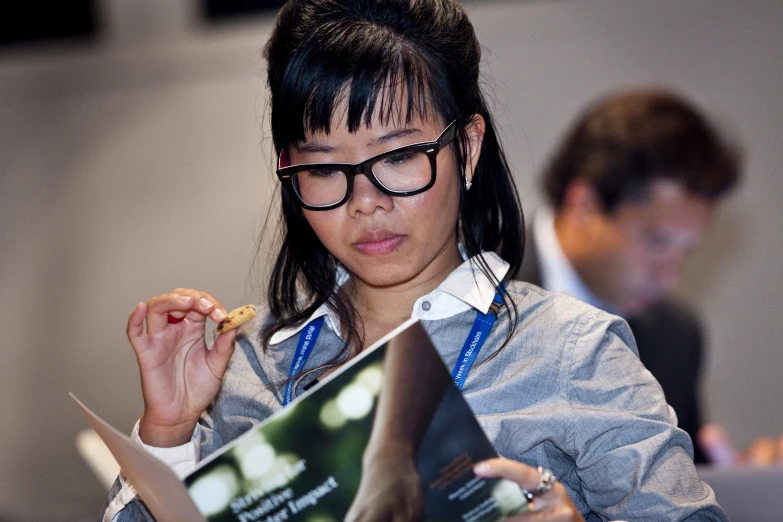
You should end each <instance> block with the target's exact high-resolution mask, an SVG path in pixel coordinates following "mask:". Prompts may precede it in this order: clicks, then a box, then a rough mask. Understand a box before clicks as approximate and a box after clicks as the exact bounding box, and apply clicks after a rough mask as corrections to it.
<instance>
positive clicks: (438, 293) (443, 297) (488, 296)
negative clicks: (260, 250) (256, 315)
mask: <svg viewBox="0 0 783 522" xmlns="http://www.w3.org/2000/svg"><path fill="white" fill-rule="evenodd" d="M482 256H483V258H484V261H485V262H486V264H487V267H488V268H489V270H490V271H491V272H492V274H493V275H494V276H495V278H497V280H498V281H502V280H503V278H504V277H505V276H506V273H507V272H508V269H509V264H508V263H506V262H505V261H503V260H502V259H501V258H500V257H499V256H498V255H497V254H495V253H494V252H484V253H483V254H482ZM348 277H349V276H348V274H347V272H345V271H344V270H341V271H340V273H339V274H338V277H337V283H338V285H342V284H344V283H345V282H346V281H347V280H348ZM495 292H496V288H495V284H494V283H493V282H492V281H491V280H490V279H489V278H488V277H487V276H486V275H485V274H484V273H483V272H482V271H481V270H479V268H478V265H477V262H476V260H475V258H474V259H469V260H466V261H464V262H463V263H462V264H461V265H460V266H458V267H457V268H456V269H455V270H454V271H453V272H452V273H451V274H449V276H448V277H447V278H446V279H444V280H443V282H442V283H441V284H440V285H438V287H437V288H436V289H435V290H433V291H432V292H430V293H429V294H427V295H425V296H422V297H420V298H418V299H417V300H416V303H415V304H414V305H413V310H412V311H411V317H412V318H416V319H420V320H424V321H427V320H429V321H435V320H438V319H445V318H447V317H451V316H453V315H456V314H459V313H462V312H464V311H466V310H469V309H471V308H474V309H476V310H479V311H481V313H484V314H485V313H487V312H488V311H489V307H490V305H491V304H492V300H493V299H494V298H495ZM321 316H326V321H325V324H327V325H328V326H329V328H331V329H332V331H333V332H334V333H336V334H337V335H338V336H340V335H341V334H340V332H341V330H340V320H339V318H338V317H337V314H335V313H334V311H333V310H332V309H331V308H330V307H329V305H327V304H322V305H321V306H320V307H318V309H317V310H316V311H315V312H313V315H311V316H310V318H309V319H307V321H304V322H302V323H300V324H298V325H296V326H290V327H288V328H283V329H282V330H279V331H277V332H275V334H274V335H273V336H272V337H271V338H270V339H269V344H270V345H275V344H279V343H281V342H283V341H285V340H286V339H289V338H291V337H293V336H294V335H296V334H298V333H299V332H300V331H301V330H302V329H303V328H304V327H305V326H306V325H307V324H309V323H310V322H311V321H313V320H314V319H317V318H319V317H321Z"/></svg>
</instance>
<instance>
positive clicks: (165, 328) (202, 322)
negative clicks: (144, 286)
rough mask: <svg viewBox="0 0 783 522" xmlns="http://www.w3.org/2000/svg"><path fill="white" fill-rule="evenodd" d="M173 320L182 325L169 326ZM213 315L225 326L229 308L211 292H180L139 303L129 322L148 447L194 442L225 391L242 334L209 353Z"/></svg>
mask: <svg viewBox="0 0 783 522" xmlns="http://www.w3.org/2000/svg"><path fill="white" fill-rule="evenodd" d="M169 316H171V317H172V318H174V320H175V321H176V320H179V319H181V321H179V322H175V323H172V322H169ZM207 317H209V318H211V319H212V320H213V321H215V322H218V323H219V322H220V321H222V320H223V319H224V318H225V317H226V310H225V309H224V308H223V306H222V305H221V304H220V302H218V301H217V299H215V298H214V297H213V296H212V295H211V294H209V293H207V292H200V291H198V290H193V289H189V288H177V289H175V290H174V291H172V292H171V293H168V294H163V295H159V296H157V297H153V298H152V299H150V300H149V302H147V303H139V304H138V305H137V306H136V309H135V310H133V312H132V313H131V315H130V317H129V318H128V329H127V333H128V339H129V340H130V343H131V346H132V347H133V351H134V352H136V359H137V361H138V363H139V372H140V374H141V390H142V394H143V395H144V414H143V415H142V417H141V421H140V423H139V437H140V438H141V440H142V441H143V442H144V443H145V444H148V445H150V446H158V447H172V446H179V445H182V444H185V443H186V442H188V441H190V438H191V436H192V434H193V430H194V429H195V427H196V423H197V422H198V419H199V417H200V416H201V414H202V412H203V411H204V410H205V409H206V408H207V406H209V404H210V402H212V400H213V399H214V398H215V395H217V392H218V390H219V389H220V384H221V382H222V380H223V374H224V373H225V372H226V369H227V368H228V362H229V360H230V359H231V354H232V353H233V351H234V339H235V338H236V330H231V331H228V332H226V333H223V334H221V335H219V336H218V337H217V338H216V339H215V343H214V345H213V347H212V349H211V350H208V349H207V344H206V340H205V332H206V323H207ZM145 321H146V328H145Z"/></svg>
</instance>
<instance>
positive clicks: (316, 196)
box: [277, 120, 458, 210]
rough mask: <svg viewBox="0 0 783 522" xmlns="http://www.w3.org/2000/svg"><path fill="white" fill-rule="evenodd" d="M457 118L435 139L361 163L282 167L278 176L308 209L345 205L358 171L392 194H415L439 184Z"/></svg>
mask: <svg viewBox="0 0 783 522" xmlns="http://www.w3.org/2000/svg"><path fill="white" fill-rule="evenodd" d="M456 124H457V120H454V121H453V122H451V123H450V124H449V125H448V127H446V128H445V129H444V130H443V132H442V133H441V134H440V136H438V139H437V140H435V141H427V142H424V143H415V144H413V145H406V146H404V147H400V148H397V149H394V150H390V151H388V152H384V153H382V154H378V155H377V156H373V157H372V158H369V159H367V160H364V161H362V162H361V163H356V164H350V163H310V164H302V165H291V166H289V167H281V166H280V165H281V159H282V158H281V157H282V153H281V155H280V156H279V157H278V161H277V165H278V167H277V177H278V178H280V181H282V182H284V183H286V184H287V185H288V186H289V187H290V188H291V189H292V190H293V193H294V194H296V197H297V199H298V200H299V203H300V204H301V205H302V207H304V208H306V209H308V210H330V209H333V208H337V207H339V206H340V205H342V204H344V203H345V202H346V201H348V200H349V199H350V197H351V193H352V192H353V179H354V177H356V175H357V174H364V175H365V176H367V179H369V180H370V181H371V182H372V184H373V185H375V186H376V187H377V188H378V190H380V191H381V192H383V193H384V194H388V195H390V196H413V195H415V194H420V193H422V192H424V191H425V190H427V189H429V188H430V187H432V185H434V184H435V171H436V156H437V155H438V151H440V149H442V148H443V147H445V146H446V145H448V144H449V143H451V141H453V140H454V138H456V137H457V129H458V127H457V125H456Z"/></svg>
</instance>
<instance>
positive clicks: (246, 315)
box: [217, 305, 256, 334]
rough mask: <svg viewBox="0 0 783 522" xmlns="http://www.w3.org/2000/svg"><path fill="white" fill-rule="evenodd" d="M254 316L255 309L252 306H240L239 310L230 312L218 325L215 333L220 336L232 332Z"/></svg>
mask: <svg viewBox="0 0 783 522" xmlns="http://www.w3.org/2000/svg"><path fill="white" fill-rule="evenodd" d="M255 316H256V307H255V306H253V305H245V306H240V307H239V308H236V309H234V310H231V311H230V312H229V313H228V315H227V316H226V318H225V319H223V320H222V321H220V324H218V326H217V333H218V334H222V333H225V332H228V331H229V330H233V329H234V328H239V327H240V326H242V325H243V324H245V323H246V322H248V321H249V320H251V319H252V318H254V317H255Z"/></svg>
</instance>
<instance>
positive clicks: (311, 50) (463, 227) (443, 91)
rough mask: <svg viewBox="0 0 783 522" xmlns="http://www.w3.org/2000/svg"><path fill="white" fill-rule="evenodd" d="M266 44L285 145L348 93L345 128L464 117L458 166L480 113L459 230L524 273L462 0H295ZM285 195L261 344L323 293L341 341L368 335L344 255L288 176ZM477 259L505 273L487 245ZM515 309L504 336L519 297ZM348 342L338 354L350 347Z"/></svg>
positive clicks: (504, 169) (519, 230)
mask: <svg viewBox="0 0 783 522" xmlns="http://www.w3.org/2000/svg"><path fill="white" fill-rule="evenodd" d="M264 55H265V58H266V60H267V62H268V84H269V89H270V91H271V101H270V106H271V120H272V139H273V142H274V146H275V148H276V151H278V152H279V151H281V150H286V149H287V148H288V147H289V146H292V145H296V144H298V143H300V142H302V141H303V140H304V139H305V134H306V133H307V132H316V131H322V132H326V133H328V132H329V130H330V122H331V121H332V117H333V113H334V111H335V110H336V107H337V106H338V104H340V103H341V101H346V102H347V114H346V117H345V119H344V120H343V121H345V123H346V125H347V128H348V130H349V131H350V132H355V131H356V130H357V129H358V128H359V127H360V125H366V126H369V125H370V123H371V121H372V117H373V115H374V114H380V117H381V119H382V121H384V120H385V121H388V120H389V119H391V118H395V117H399V116H400V115H403V116H404V117H405V118H406V119H407V121H410V119H411V118H412V117H414V116H420V117H428V116H433V115H435V116H440V117H441V118H442V119H443V121H444V122H445V123H450V122H451V121H453V120H455V119H458V120H459V121H458V124H459V139H458V140H455V145H454V150H455V152H457V153H458V154H457V158H458V160H459V161H458V163H459V167H460V172H463V171H464V167H465V162H466V157H465V154H466V144H467V141H466V140H467V135H466V133H465V124H466V123H467V122H468V119H469V118H471V117H472V116H473V115H475V114H479V115H481V116H482V117H483V118H484V122H485V125H486V129H485V134H484V139H483V143H482V146H481V153H480V158H479V161H478V165H477V167H476V171H475V175H474V177H473V186H472V188H471V190H470V191H467V190H466V189H465V187H464V185H463V184H462V183H460V186H461V187H462V188H461V193H460V209H459V220H458V223H457V226H456V227H455V231H454V233H455V234H459V237H460V240H461V242H462V245H463V247H464V249H465V252H466V254H467V255H468V256H469V257H473V256H476V255H478V254H480V253H481V252H482V251H493V252H496V253H497V254H498V255H499V256H500V257H501V258H502V259H504V260H505V261H507V262H508V263H509V264H510V265H511V268H510V270H509V272H508V274H509V277H510V276H511V275H512V274H515V273H516V272H517V270H518V268H519V266H520V264H521V260H522V253H523V248H524V227H523V217H522V211H521V206H520V203H519V196H518V194H517V190H516V186H515V185H514V181H513V178H512V176H511V173H510V169H509V166H508V163H507V160H506V157H505V155H504V153H503V150H502V148H501V146H500V143H499V141H498V136H497V134H496V131H495V126H494V122H493V119H492V116H491V114H490V113H489V110H488V109H487V104H486V102H485V99H484V96H483V94H482V92H481V89H480V87H479V62H480V59H481V50H480V47H479V44H478V41H477V40H476V36H475V33H474V31H473V27H472V25H471V23H470V21H469V20H468V17H467V14H466V12H465V10H464V9H463V7H462V6H461V5H460V4H459V3H458V2H457V1H456V0H289V1H288V2H287V3H286V4H285V5H284V6H283V7H282V9H281V10H280V12H279V14H278V18H277V23H276V25H275V28H274V31H273V33H272V35H271V37H270V39H269V42H268V43H267V45H266V48H265V50H264ZM385 121H384V123H385ZM281 199H282V222H281V235H282V245H281V247H280V251H279V254H278V256H277V260H276V262H275V265H274V268H273V271H272V274H271V277H270V281H269V288H268V301H269V306H270V311H271V312H272V314H273V317H274V318H275V320H274V323H273V324H271V326H270V327H269V328H267V329H266V330H265V331H264V334H263V335H264V341H265V342H264V344H265V345H266V344H267V342H268V340H269V338H270V337H271V336H272V335H273V334H274V333H275V332H276V331H279V330H280V329H282V328H285V327H288V326H292V325H295V324H299V323H301V322H302V321H305V320H307V319H308V318H309V317H310V316H311V315H312V313H313V312H314V311H315V310H316V309H317V308H318V307H319V306H321V305H322V304H324V303H328V304H329V306H331V308H332V309H333V310H334V311H335V312H336V314H337V315H338V317H339V318H340V322H341V325H342V327H343V328H344V329H345V330H346V331H347V333H348V336H347V338H346V343H345V347H346V350H347V349H348V348H349V347H350V346H355V345H356V344H358V345H359V346H361V339H362V335H363V334H362V333H361V331H362V328H361V325H360V324H358V323H357V317H356V316H355V315H356V314H355V313H354V308H353V305H352V303H351V302H350V300H349V299H348V296H347V295H346V294H345V293H344V292H343V291H342V290H341V289H340V288H337V285H336V272H337V267H338V264H339V262H338V260H337V259H335V258H334V256H332V254H331V253H330V252H329V251H328V250H327V249H326V248H325V247H324V245H323V244H322V243H321V242H320V241H319V239H318V237H317V236H316V234H315V232H314V231H313V229H312V228H311V227H310V225H309V224H308V222H307V220H306V219H305V218H304V216H303V214H302V211H301V208H300V207H299V204H298V203H297V200H296V198H295V196H294V195H293V194H291V193H290V192H289V190H288V187H286V186H283V187H281ZM478 264H479V268H480V269H481V270H482V271H483V272H484V273H485V274H486V275H487V276H488V277H490V279H491V280H493V281H494V282H495V283H496V284H499V283H500V281H497V280H496V278H495V277H494V275H493V274H492V273H491V271H490V270H489V267H488V266H487V264H486V262H485V261H484V259H483V258H482V257H480V256H479V258H478ZM504 300H505V301H506V303H505V308H506V309H507V310H511V308H513V306H512V307H511V308H510V307H509V302H508V300H507V299H505V298H504ZM512 315H513V320H511V321H509V325H510V326H509V333H508V337H509V338H510V336H511V334H512V333H513V328H514V327H515V326H516V317H517V316H516V309H515V308H513V314H510V317H511V316H512ZM501 348H502V347H501ZM346 350H344V351H343V353H342V354H341V355H340V357H343V356H347V355H348V352H347V351H346ZM333 362H337V359H335V361H333Z"/></svg>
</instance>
